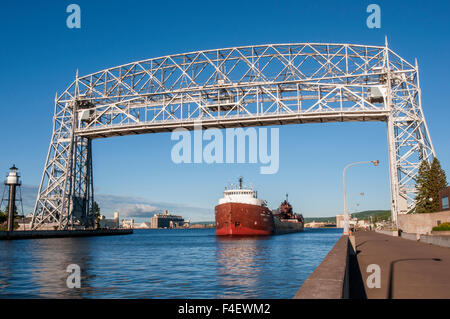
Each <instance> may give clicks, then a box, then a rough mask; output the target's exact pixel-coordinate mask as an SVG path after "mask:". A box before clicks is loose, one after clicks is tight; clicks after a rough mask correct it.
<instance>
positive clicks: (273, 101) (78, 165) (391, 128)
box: [32, 41, 434, 229]
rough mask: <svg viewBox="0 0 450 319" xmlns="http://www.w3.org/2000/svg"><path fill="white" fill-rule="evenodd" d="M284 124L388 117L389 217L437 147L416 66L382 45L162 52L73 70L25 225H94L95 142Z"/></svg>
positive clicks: (407, 197) (409, 198)
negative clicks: (30, 217) (97, 67)
mask: <svg viewBox="0 0 450 319" xmlns="http://www.w3.org/2000/svg"><path fill="white" fill-rule="evenodd" d="M199 121H201V123H202V128H203V129H207V128H213V127H214V128H228V127H247V126H267V125H281V124H304V123H321V124H323V123H328V122H350V121H382V122H386V125H387V139H388V153H389V173H390V188H391V208H392V219H393V220H394V221H395V220H396V219H397V215H398V214H404V213H407V212H408V211H410V210H411V209H413V208H414V206H415V193H416V191H415V179H416V176H417V172H418V168H419V165H420V163H421V161H422V160H426V161H429V162H430V161H431V160H432V158H433V156H434V149H433V145H432V143H431V139H430V136H429V132H428V128H427V125H426V122H425V117H424V114H423V110H422V104H421V91H420V85H419V69H418V65H417V61H416V63H415V65H413V64H411V63H409V62H408V61H406V60H405V59H403V58H402V57H400V56H399V55H398V54H396V53H395V52H393V51H392V50H391V49H390V48H389V47H388V44H387V41H386V43H385V45H384V46H368V45H357V44H336V43H293V44H270V45H258V46H245V47H233V48H224V49H216V50H206V51H197V52H189V53H183V54H175V55H168V56H164V57H158V58H153V59H148V60H143V61H137V62H132V63H128V64H125V65H121V66H117V67H113V68H109V69H105V70H102V71H99V72H96V73H93V74H89V75H86V76H81V77H79V76H78V72H77V75H76V77H75V80H74V81H73V82H72V83H71V84H70V86H69V87H68V88H67V89H66V90H65V91H64V92H63V93H62V94H60V95H59V96H58V95H57V96H56V98H55V114H54V117H53V133H52V137H51V141H50V147H49V151H48V154H47V159H46V162H45V167H44V172H43V176H42V180H41V183H40V186H39V192H38V196H37V200H36V205H35V209H34V216H33V221H32V228H33V229H39V228H45V227H49V226H53V227H57V228H58V229H70V228H74V227H75V228H76V227H78V226H80V227H91V226H93V225H94V216H93V211H92V207H93V198H94V191H93V175H92V173H93V172H92V140H93V139H97V138H108V137H112V136H122V135H133V134H145V133H158V132H168V131H171V130H174V129H176V128H180V127H182V128H184V129H187V130H194V128H195V127H196V126H197V124H198V122H199Z"/></svg>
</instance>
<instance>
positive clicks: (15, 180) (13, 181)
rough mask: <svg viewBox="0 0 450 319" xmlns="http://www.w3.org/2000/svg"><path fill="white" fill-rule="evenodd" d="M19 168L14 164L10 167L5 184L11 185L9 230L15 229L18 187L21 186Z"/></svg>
mask: <svg viewBox="0 0 450 319" xmlns="http://www.w3.org/2000/svg"><path fill="white" fill-rule="evenodd" d="M19 178H20V176H19V172H18V168H17V167H16V166H15V165H13V166H12V167H11V168H10V169H9V174H8V176H6V181H5V185H6V186H9V203H8V214H9V215H8V232H12V231H13V230H14V212H15V211H16V187H17V186H20V180H19Z"/></svg>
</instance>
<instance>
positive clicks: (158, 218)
mask: <svg viewBox="0 0 450 319" xmlns="http://www.w3.org/2000/svg"><path fill="white" fill-rule="evenodd" d="M183 226H184V219H183V217H181V216H178V215H171V214H169V213H168V212H167V210H164V212H163V213H162V214H155V215H154V216H153V217H152V219H151V228H179V227H183Z"/></svg>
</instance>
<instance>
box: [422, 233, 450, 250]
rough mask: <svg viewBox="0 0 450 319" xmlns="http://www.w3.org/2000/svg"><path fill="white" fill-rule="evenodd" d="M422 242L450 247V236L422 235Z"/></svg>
mask: <svg viewBox="0 0 450 319" xmlns="http://www.w3.org/2000/svg"><path fill="white" fill-rule="evenodd" d="M420 242H421V243H427V244H431V245H436V246H441V247H448V248H450V236H436V235H421V236H420Z"/></svg>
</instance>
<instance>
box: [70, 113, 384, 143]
mask: <svg viewBox="0 0 450 319" xmlns="http://www.w3.org/2000/svg"><path fill="white" fill-rule="evenodd" d="M388 115H389V112H388V111H387V110H363V111H361V110H356V111H338V110H337V111H326V112H313V113H301V112H300V113H284V114H282V113H280V114H271V115H264V116H257V115H254V116H236V117H226V118H225V117H216V118H209V119H207V118H204V119H202V120H201V122H200V121H198V120H195V119H184V120H167V121H154V122H153V121H151V122H142V123H135V124H123V125H117V124H116V125H111V126H107V125H106V126H100V127H94V128H90V129H86V128H83V129H78V130H77V131H76V134H77V135H78V136H83V137H88V138H91V139H96V138H105V137H112V136H123V135H135V134H145V133H160V132H170V131H172V130H174V129H176V128H180V127H182V128H185V129H187V130H193V129H194V128H195V125H198V124H199V123H201V126H202V128H203V129H207V128H220V129H223V128H232V127H249V126H270V125H285V124H307V123H327V122H355V121H358V122H361V121H386V119H387V117H388Z"/></svg>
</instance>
